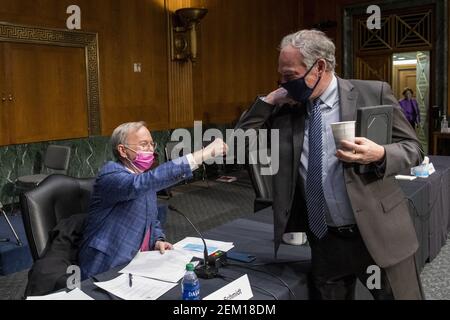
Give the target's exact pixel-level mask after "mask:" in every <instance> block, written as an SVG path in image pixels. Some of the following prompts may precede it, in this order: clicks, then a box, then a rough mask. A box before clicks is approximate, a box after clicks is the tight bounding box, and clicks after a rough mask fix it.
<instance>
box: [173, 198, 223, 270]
mask: <svg viewBox="0 0 450 320" xmlns="http://www.w3.org/2000/svg"><path fill="white" fill-rule="evenodd" d="M168 207H169V209H170V210H172V211H175V212H176V213H178V214H180V215H181V216H183V217H184V218H185V219H186V220H187V221H188V222H189V223H190V225H191V226H192V227H193V228H194V230H195V231H196V232H197V234H198V235H199V236H200V238H201V239H202V241H203V246H204V249H203V264H202V265H198V266H197V267H196V268H195V274H196V275H197V277H199V278H201V279H212V278H215V277H216V276H217V274H218V270H217V268H216V267H213V266H210V265H209V264H208V248H207V246H206V242H205V238H204V237H203V235H202V234H201V232H200V231H199V230H198V229H197V228H196V227H195V225H194V224H193V223H192V222H191V220H190V219H189V218H188V217H187V216H186V215H185V214H184V213H182V212H181V211H180V210H178V209H177V208H175V207H174V206H172V205H169V206H168Z"/></svg>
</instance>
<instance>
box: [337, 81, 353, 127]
mask: <svg viewBox="0 0 450 320" xmlns="http://www.w3.org/2000/svg"><path fill="white" fill-rule="evenodd" d="M337 79H338V90H339V103H340V113H341V121H353V120H356V101H357V100H358V92H356V91H355V90H353V85H352V84H351V82H350V81H348V80H344V79H341V78H339V77H338V78H337Z"/></svg>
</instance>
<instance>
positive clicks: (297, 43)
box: [280, 30, 336, 71]
mask: <svg viewBox="0 0 450 320" xmlns="http://www.w3.org/2000/svg"><path fill="white" fill-rule="evenodd" d="M289 45H291V46H293V47H294V48H298V49H300V53H301V54H302V55H303V57H304V63H305V64H306V68H307V69H309V68H311V67H312V65H313V64H314V62H316V61H317V60H318V59H325V61H326V62H327V71H334V69H335V68H336V57H335V54H336V46H335V45H334V43H333V41H331V39H330V38H328V37H327V36H326V35H325V33H323V32H322V31H319V30H300V31H298V32H296V33H292V34H289V35H287V36H286V37H284V38H283V40H282V41H281V45H280V49H284V48H285V47H287V46H289Z"/></svg>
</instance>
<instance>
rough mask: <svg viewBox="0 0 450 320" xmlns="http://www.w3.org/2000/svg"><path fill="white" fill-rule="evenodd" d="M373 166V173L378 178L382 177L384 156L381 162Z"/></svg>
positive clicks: (384, 171) (384, 167) (384, 166)
mask: <svg viewBox="0 0 450 320" xmlns="http://www.w3.org/2000/svg"><path fill="white" fill-rule="evenodd" d="M374 165H375V173H376V174H377V176H378V177H379V178H382V177H384V174H385V173H386V156H384V158H383V160H381V161H379V162H376V163H374Z"/></svg>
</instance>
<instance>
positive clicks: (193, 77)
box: [0, 0, 303, 135]
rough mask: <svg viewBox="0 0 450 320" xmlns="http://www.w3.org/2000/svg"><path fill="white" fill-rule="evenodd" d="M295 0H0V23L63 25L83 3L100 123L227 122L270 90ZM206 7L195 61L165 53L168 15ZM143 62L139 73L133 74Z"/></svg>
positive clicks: (105, 128) (105, 126)
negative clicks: (95, 41)
mask: <svg viewBox="0 0 450 320" xmlns="http://www.w3.org/2000/svg"><path fill="white" fill-rule="evenodd" d="M302 3H303V1H299V0H283V1H277V0H244V1H242V0H95V1H92V0H21V1H17V0H0V20H1V21H5V22H10V23H13V24H24V25H30V26H43V27H51V28H60V29H65V28H66V19H67V17H68V14H67V13H66V8H67V7H68V6H69V5H73V4H76V5H78V6H80V8H81V11H82V12H81V14H82V31H86V32H97V33H98V35H99V59H100V88H101V96H100V98H101V125H102V134H103V135H109V134H110V133H111V132H112V130H113V129H114V128H115V127H116V126H117V125H118V124H120V123H122V122H125V121H134V120H145V121H146V122H147V123H148V124H149V126H150V127H151V129H152V130H162V129H168V128H175V127H180V126H183V127H192V125H193V123H192V122H193V120H194V119H195V120H204V121H206V122H213V123H228V122H231V121H233V120H234V119H236V117H237V116H238V115H239V114H240V112H241V111H243V110H244V109H245V108H247V107H248V105H249V104H250V103H251V102H252V101H253V99H254V97H255V96H256V95H257V94H263V93H267V92H269V91H271V90H272V89H274V88H275V87H276V81H277V78H278V75H277V57H278V50H277V47H278V45H279V43H280V40H281V38H282V37H283V36H284V35H285V34H287V33H290V32H293V31H296V30H298V29H299V26H300V24H301V21H300V20H301V19H299V16H300V12H301V10H302ZM189 6H202V7H206V8H208V9H209V13H208V15H207V16H206V17H205V19H204V20H203V21H202V23H201V25H200V28H199V30H200V31H199V57H198V62H197V63H196V64H195V65H192V64H191V63H180V62H173V61H171V60H170V57H169V48H170V47H169V43H168V39H169V33H168V12H173V11H175V10H176V9H178V8H181V7H189ZM133 63H141V64H142V72H141V73H135V72H134V71H133Z"/></svg>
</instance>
